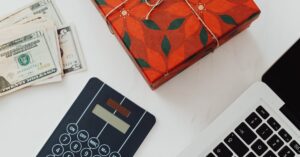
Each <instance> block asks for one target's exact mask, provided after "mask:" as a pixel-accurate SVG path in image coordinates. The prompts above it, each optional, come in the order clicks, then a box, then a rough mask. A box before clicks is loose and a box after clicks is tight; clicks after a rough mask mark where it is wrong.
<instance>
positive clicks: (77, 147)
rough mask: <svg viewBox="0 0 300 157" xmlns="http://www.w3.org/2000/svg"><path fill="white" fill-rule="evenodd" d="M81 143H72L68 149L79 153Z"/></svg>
mask: <svg viewBox="0 0 300 157" xmlns="http://www.w3.org/2000/svg"><path fill="white" fill-rule="evenodd" d="M81 147H82V146H81V143H80V142H79V141H73V142H72V143H71V145H70V149H71V151H72V152H75V153H77V152H79V151H80V150H81Z"/></svg>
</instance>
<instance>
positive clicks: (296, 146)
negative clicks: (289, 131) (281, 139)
mask: <svg viewBox="0 0 300 157" xmlns="http://www.w3.org/2000/svg"><path fill="white" fill-rule="evenodd" d="M290 146H291V147H292V148H293V150H294V151H295V152H296V153H297V154H300V145H299V143H298V142H296V141H292V142H291V144H290Z"/></svg>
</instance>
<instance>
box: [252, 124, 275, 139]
mask: <svg viewBox="0 0 300 157" xmlns="http://www.w3.org/2000/svg"><path fill="white" fill-rule="evenodd" d="M256 132H257V134H258V135H259V136H260V137H261V138H262V139H264V140H266V139H267V138H269V137H270V136H271V135H272V134H273V131H272V129H271V128H270V127H268V126H267V124H263V125H261V126H260V127H259V128H258V129H257V130H256Z"/></svg>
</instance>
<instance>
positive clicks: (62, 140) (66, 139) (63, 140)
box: [59, 134, 71, 145]
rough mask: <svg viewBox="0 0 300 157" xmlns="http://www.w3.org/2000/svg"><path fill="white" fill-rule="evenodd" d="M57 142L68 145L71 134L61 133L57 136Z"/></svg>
mask: <svg viewBox="0 0 300 157" xmlns="http://www.w3.org/2000/svg"><path fill="white" fill-rule="evenodd" d="M59 142H60V143H61V144H62V145H68V144H70V142H71V136H70V135H68V134H62V135H60V137H59Z"/></svg>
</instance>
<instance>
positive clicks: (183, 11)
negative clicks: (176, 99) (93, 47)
mask: <svg viewBox="0 0 300 157" xmlns="http://www.w3.org/2000/svg"><path fill="white" fill-rule="evenodd" d="M93 2H94V3H95V5H96V6H97V8H98V10H99V11H100V12H101V14H102V15H103V16H104V17H105V18H106V20H107V22H108V25H109V27H110V28H111V30H112V32H113V33H114V34H115V35H116V36H117V38H118V39H119V41H120V42H121V43H122V45H123V46H124V47H125V49H126V50H127V52H128V54H129V56H130V57H131V59H133V61H134V62H135V64H136V66H137V67H138V69H139V70H140V72H141V73H142V74H143V76H144V78H145V79H146V80H147V82H148V83H149V85H150V86H151V87H152V88H153V89H154V88H157V87H158V86H159V85H161V84H162V83H164V82H166V81H167V80H169V79H170V78H172V77H174V76H175V75H176V74H177V73H179V72H180V71H182V70H183V69H185V68H186V67H188V66H190V65H191V64H193V63H194V62H196V61H197V60H199V59H200V58H202V57H203V56H205V55H206V54H207V53H208V52H210V51H212V50H213V49H215V48H217V47H218V46H220V45H222V44H223V43H224V42H226V41H227V40H229V39H230V38H231V37H232V36H234V35H235V34H236V33H237V32H239V31H241V30H243V29H244V28H246V27H247V26H248V25H249V24H250V23H251V22H252V21H253V20H254V19H256V17H258V15H259V13H260V10H259V8H258V7H257V5H256V4H255V3H254V1H253V0H151V1H150V0H149V1H147V0H124V1H122V0H93ZM159 2H161V3H159Z"/></svg>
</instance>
